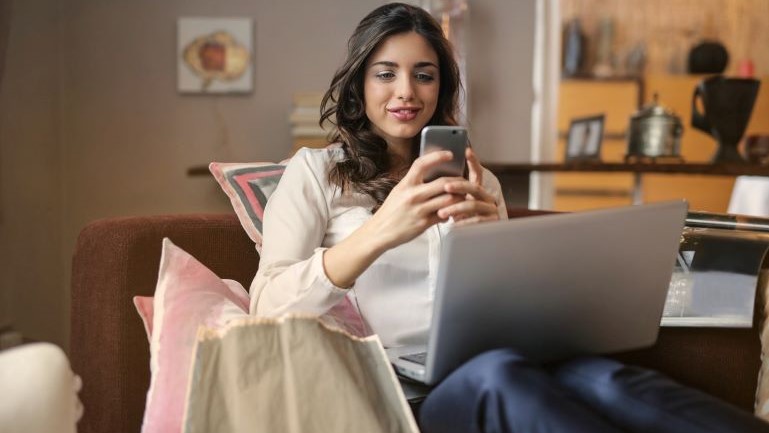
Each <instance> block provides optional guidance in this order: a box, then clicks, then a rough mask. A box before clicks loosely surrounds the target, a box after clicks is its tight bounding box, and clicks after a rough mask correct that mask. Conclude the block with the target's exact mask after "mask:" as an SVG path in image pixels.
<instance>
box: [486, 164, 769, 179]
mask: <svg viewBox="0 0 769 433" xmlns="http://www.w3.org/2000/svg"><path fill="white" fill-rule="evenodd" d="M483 166H484V167H486V168H488V169H489V170H490V171H491V172H492V173H494V174H495V175H505V174H521V173H530V172H532V171H544V172H548V171H549V172H600V173H609V172H614V173H617V172H622V173H661V174H685V175H692V174H699V175H708V176H743V175H746V176H769V166H768V165H755V164H739V163H736V164H699V163H648V162H632V163H621V162H616V163H615V162H567V163H556V162H552V163H520V164H495V163H487V164H483Z"/></svg>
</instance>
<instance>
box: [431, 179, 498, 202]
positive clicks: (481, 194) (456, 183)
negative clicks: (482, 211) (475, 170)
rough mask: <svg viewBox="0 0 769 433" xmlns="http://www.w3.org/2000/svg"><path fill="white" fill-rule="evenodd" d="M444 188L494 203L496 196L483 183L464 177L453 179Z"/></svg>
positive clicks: (447, 190) (448, 191)
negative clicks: (467, 179)
mask: <svg viewBox="0 0 769 433" xmlns="http://www.w3.org/2000/svg"><path fill="white" fill-rule="evenodd" d="M444 190H445V191H446V192H447V193H450V194H468V195H470V196H472V198H474V199H476V200H481V201H484V202H489V203H494V200H495V198H494V196H493V195H491V194H489V193H488V192H487V191H486V190H485V189H484V188H483V186H482V185H481V184H478V183H474V182H472V181H469V182H468V181H466V180H464V179H460V180H451V181H450V182H448V183H446V185H445V187H444Z"/></svg>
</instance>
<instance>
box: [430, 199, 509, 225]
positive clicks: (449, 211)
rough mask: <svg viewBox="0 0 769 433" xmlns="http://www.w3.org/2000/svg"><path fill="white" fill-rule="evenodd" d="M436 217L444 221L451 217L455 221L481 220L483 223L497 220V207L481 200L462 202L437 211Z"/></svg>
mask: <svg viewBox="0 0 769 433" xmlns="http://www.w3.org/2000/svg"><path fill="white" fill-rule="evenodd" d="M438 216H439V217H441V218H443V219H446V218H449V217H453V218H454V220H455V221H464V220H467V219H472V218H481V219H483V220H484V221H485V220H486V219H488V220H496V219H499V214H498V211H497V205H496V204H494V203H493V202H492V203H488V202H485V201H481V200H462V201H461V202H458V203H453V204H450V205H448V206H445V207H442V208H440V209H438Z"/></svg>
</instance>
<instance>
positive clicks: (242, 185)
mask: <svg viewBox="0 0 769 433" xmlns="http://www.w3.org/2000/svg"><path fill="white" fill-rule="evenodd" d="M287 163H288V160H284V161H282V162H280V163H277V164H276V163H272V162H253V163H222V162H212V163H211V164H209V166H208V169H209V170H210V171H211V174H213V175H214V178H215V179H216V181H217V182H218V183H219V186H221V188H222V190H223V191H224V193H225V194H227V197H229V199H230V203H232V208H233V209H234V210H235V214H236V215H237V216H238V219H239V220H240V224H241V225H242V226H243V229H245V231H246V233H247V234H248V237H250V238H251V240H252V241H254V244H255V245H256V250H257V251H259V252H260V253H261V250H262V220H263V219H264V207H265V206H266V205H267V199H269V198H270V195H272V192H273V191H275V188H276V187H277V186H278V182H279V181H280V178H281V176H283V171H284V170H285V168H286V164H287Z"/></svg>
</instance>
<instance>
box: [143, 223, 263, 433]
mask: <svg viewBox="0 0 769 433" xmlns="http://www.w3.org/2000/svg"><path fill="white" fill-rule="evenodd" d="M144 301H146V299H145V300H140V302H139V305H143V304H146V302H144ZM248 302H249V298H248V293H247V292H246V290H245V289H244V288H243V286H241V285H240V283H238V282H235V281H232V280H222V279H220V278H219V277H217V276H216V275H215V274H214V273H213V272H212V271H210V270H209V269H208V268H206V267H205V266H204V265H203V264H201V263H200V262H199V261H197V260H196V259H195V258H194V257H192V256H191V255H189V254H188V253H186V252H185V251H184V250H182V249H181V248H179V247H177V246H176V245H174V244H173V243H172V242H171V241H170V240H169V239H168V238H166V239H164V240H163V251H162V256H161V259H160V270H159V273H158V283H157V287H156V290H155V296H154V301H153V305H152V310H153V311H152V321H151V322H148V321H147V320H145V329H147V331H148V332H149V333H151V336H150V372H151V379H150V387H149V391H148V392H147V403H146V408H145V412H144V421H143V424H142V432H143V433H155V432H157V433H161V432H162V433H177V432H181V431H182V422H183V414H184V403H185V395H186V393H187V386H188V379H189V376H190V368H191V365H192V355H193V348H194V344H195V338H196V335H197V332H198V327H199V326H201V325H204V326H208V327H218V326H221V325H223V324H225V323H226V322H228V321H229V320H231V319H233V318H236V317H244V316H246V315H247V311H248ZM140 311H142V309H141V308H140ZM144 312H145V313H146V312H147V310H146V309H144Z"/></svg>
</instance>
